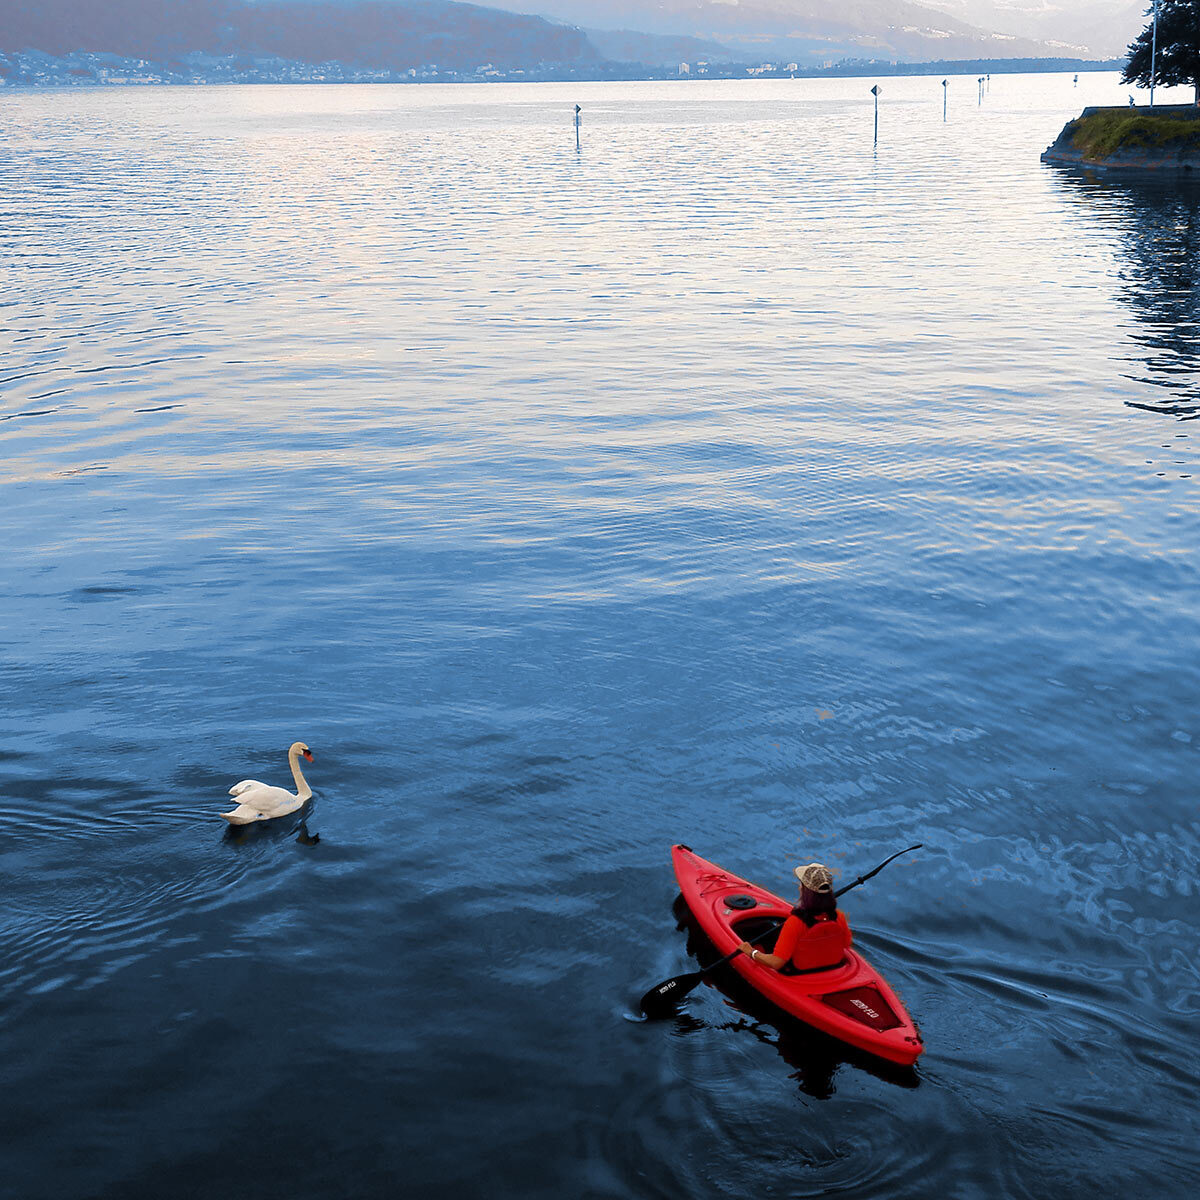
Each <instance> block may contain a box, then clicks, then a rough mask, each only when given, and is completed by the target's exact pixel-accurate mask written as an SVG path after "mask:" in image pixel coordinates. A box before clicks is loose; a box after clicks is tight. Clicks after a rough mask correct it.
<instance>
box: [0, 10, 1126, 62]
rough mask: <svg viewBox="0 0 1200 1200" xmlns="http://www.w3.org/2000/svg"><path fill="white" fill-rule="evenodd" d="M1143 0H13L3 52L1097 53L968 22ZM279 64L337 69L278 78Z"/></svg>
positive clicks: (467, 57) (577, 58)
mask: <svg viewBox="0 0 1200 1200" xmlns="http://www.w3.org/2000/svg"><path fill="white" fill-rule="evenodd" d="M1131 6H1132V7H1133V8H1138V7H1140V3H1139V0H1084V4H1083V5H1073V6H1068V3H1067V0H1061V3H1058V4H1057V7H1056V6H1055V3H1054V0H924V2H923V3H916V2H914V0H839V2H838V3H837V4H830V3H829V2H828V0H653V2H652V3H647V2H646V0H505V6H504V8H500V7H498V6H493V5H488V6H483V5H477V4H462V3H456V2H454V0H0V60H4V59H5V58H6V56H7V60H8V66H7V68H6V64H5V62H4V61H0V81H2V79H3V77H4V74H5V71H6V69H7V70H8V72H9V75H10V78H12V79H14V80H20V79H25V80H26V81H29V80H32V81H34V82H38V81H42V82H44V81H47V80H49V81H53V79H54V78H56V77H55V76H54V73H53V71H51V72H50V73H49V75H46V76H42V75H37V72H36V71H33V68H28V69H27V68H26V67H21V68H20V69H19V70H18V69H17V68H16V67H13V66H12V64H13V62H15V61H16V60H15V58H14V56H19V55H25V56H26V58H28V56H29V55H31V54H32V55H33V56H34V58H35V59H37V61H39V62H40V61H41V58H49V59H55V58H57V60H58V61H59V62H60V64H61V63H64V62H67V60H68V59H70V60H71V62H73V63H76V65H75V66H71V68H70V69H71V71H72V72H73V73H75V74H81V75H86V74H87V70H88V69H90V68H87V69H85V67H84V66H79V65H78V63H77V60H78V59H79V56H80V55H83V56H89V55H90V56H93V57H94V56H96V55H101V56H103V55H109V56H115V57H116V58H118V59H120V60H121V63H125V64H128V63H133V64H135V65H136V64H137V63H142V64H143V65H145V64H146V63H153V64H165V68H164V69H165V70H166V75H165V76H163V77H170V78H188V77H189V76H188V75H187V73H186V70H185V71H184V72H183V74H182V75H181V74H180V73H179V70H176V67H177V66H178V64H180V63H183V64H185V66H186V65H187V64H190V66H187V70H192V71H193V72H194V71H197V70H200V67H199V66H198V65H197V64H198V63H200V62H201V60H203V61H204V62H205V63H209V62H210V60H211V61H212V62H218V61H219V62H220V63H221V64H224V65H223V67H222V70H225V71H226V74H224V75H221V76H220V77H221V78H233V77H236V78H239V79H241V78H253V77H254V69H255V68H254V65H253V64H254V62H256V61H262V62H266V61H270V62H271V63H273V64H275V67H273V68H272V69H273V70H275V71H276V74H275V76H274V77H278V78H309V77H312V78H360V77H363V76H362V74H361V73H362V72H375V73H376V74H375V75H374V76H370V77H377V78H393V77H396V76H397V75H398V74H400V73H407V74H408V75H413V76H416V77H420V78H429V77H434V76H436V77H442V74H443V73H446V72H449V73H456V72H457V73H460V74H463V75H467V74H471V75H472V77H480V76H483V77H489V76H491V75H494V74H496V73H500V74H504V73H506V72H515V73H516V74H518V75H519V74H521V73H522V71H535V72H536V71H538V70H540V71H541V72H542V74H543V75H545V74H546V73H547V72H553V71H569V72H572V73H574V74H578V73H581V72H582V73H587V72H589V71H597V70H601V69H602V68H604V67H605V65H606V64H607V66H608V67H609V68H611V67H612V66H613V64H621V63H624V64H631V63H634V64H645V65H647V66H657V67H660V68H662V67H666V66H671V67H672V68H673V67H674V66H676V65H678V64H679V63H681V62H692V63H694V62H696V61H697V60H708V61H709V62H711V63H722V62H724V63H729V62H743V63H762V62H766V61H771V62H779V63H785V64H786V63H788V62H794V63H797V64H799V65H800V66H802V67H804V66H812V65H821V64H828V63H831V62H839V61H841V60H843V59H853V60H859V61H861V60H876V61H898V62H914V61H941V60H948V59H959V60H970V59H1017V58H1052V57H1053V58H1062V57H1088V56H1089V54H1088V51H1087V49H1086V48H1084V47H1083V46H1082V45H1081V44H1079V43H1073V42H1069V41H1053V42H1047V41H1042V40H1039V39H1038V38H1037V37H1031V36H1025V35H1022V34H1016V33H1008V32H1001V33H991V32H987V31H986V30H984V29H982V28H979V27H977V26H975V25H973V24H970V23H969V22H968V21H966V20H964V19H963V16H964V15H965V16H968V17H975V16H978V17H980V18H981V19H983V18H986V19H987V20H989V21H992V20H994V21H997V22H998V21H1001V20H1002V19H1003V20H1005V21H1009V22H1010V23H1011V22H1012V21H1017V22H1018V24H1020V25H1021V27H1022V28H1028V29H1033V28H1035V27H1036V28H1044V29H1046V30H1047V31H1050V30H1053V29H1058V28H1059V27H1060V26H1063V27H1066V26H1069V25H1070V20H1069V14H1070V12H1075V13H1077V12H1078V11H1079V8H1080V7H1090V8H1094V9H1096V10H1097V12H1100V11H1101V10H1102V11H1103V12H1104V13H1107V14H1109V16H1110V18H1111V21H1110V24H1112V26H1113V28H1114V29H1116V28H1117V27H1120V28H1126V25H1125V24H1124V23H1125V22H1128V25H1127V34H1123V35H1122V37H1123V38H1124V40H1125V41H1127V40H1129V39H1131V38H1132V37H1133V36H1134V34H1135V33H1136V32H1137V30H1138V29H1139V28H1140V27H1141V17H1140V15H1139V14H1137V13H1136V12H1134V13H1133V15H1132V16H1130V15H1129V13H1130V8H1131ZM510 9H515V10H518V11H509V10H510ZM1056 22H1057V23H1056ZM1064 22H1065V23H1066V25H1065V26H1064ZM1014 27H1015V26H1014ZM1106 36H1107V35H1106ZM1110 43H1111V39H1110V42H1106V43H1105V44H1106V45H1108V44H1110ZM1122 44H1123V43H1122ZM38 56H41V58H38ZM72 56H74V57H73V58H72ZM22 61H25V60H24V59H23V60H22ZM89 61H90V60H89ZM171 64H175V66H172V65H171ZM279 64H307V65H308V67H306V69H308V68H314V69H315V67H316V66H323V67H329V68H330V70H329V71H326V72H325V73H324V74H320V73H318V74H311V73H310V74H308V75H300V76H297V75H296V74H295V73H294V72H293V73H292V74H291V75H290V76H289V75H286V74H285V75H280V74H279V70H280V69H281V68H280V66H279ZM434 65H436V68H437V70H436V71H433V70H432V69H431V68H432V66H434ZM235 68H236V69H235ZM335 68H336V69H335ZM61 69H63V68H61V66H60V73H61ZM123 69H125V68H124V67H120V66H118V67H114V68H111V69H110V70H109V77H112V76H113V73H114V71H116V72H117V73H118V74H119V71H120V70H123ZM205 69H207V68H205ZM739 69H740V68H739ZM180 70H183V68H180ZM230 70H232V71H234V74H233V75H230V74H229V73H228V72H229V71H230ZM31 71H33V74H32V75H31V74H30V72H31ZM172 72H175V73H174V74H172ZM338 72H341V74H339V73H338ZM354 72H358V73H359V74H354ZM506 77H507V76H506ZM144 78H156V77H155V76H149V77H146V76H144Z"/></svg>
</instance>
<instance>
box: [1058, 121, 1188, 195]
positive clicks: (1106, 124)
mask: <svg viewBox="0 0 1200 1200" xmlns="http://www.w3.org/2000/svg"><path fill="white" fill-rule="evenodd" d="M1042 162H1049V163H1065V164H1067V165H1070V166H1085V167H1096V168H1099V169H1102V170H1119V171H1130V172H1145V173H1152V174H1155V175H1189V174H1194V175H1195V176H1196V177H1197V178H1198V179H1200V107H1196V106H1195V105H1191V104H1178V105H1167V106H1158V107H1155V108H1133V107H1129V108H1085V109H1084V110H1083V113H1082V114H1081V115H1080V116H1078V117H1076V118H1075V120H1073V121H1068V122H1067V123H1066V125H1064V126H1063V131H1062V133H1060V134H1059V135H1058V139H1057V140H1056V141H1055V142H1054V144H1053V145H1052V146H1049V147H1047V149H1046V151H1045V153H1044V154H1043V155H1042Z"/></svg>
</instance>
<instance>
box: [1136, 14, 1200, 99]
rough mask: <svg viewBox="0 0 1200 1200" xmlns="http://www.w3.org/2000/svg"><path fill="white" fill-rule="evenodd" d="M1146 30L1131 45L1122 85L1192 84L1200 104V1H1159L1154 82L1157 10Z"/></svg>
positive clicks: (1151, 15)
mask: <svg viewBox="0 0 1200 1200" xmlns="http://www.w3.org/2000/svg"><path fill="white" fill-rule="evenodd" d="M1149 16H1150V20H1149V21H1148V22H1147V23H1146V28H1145V29H1143V30H1142V32H1141V33H1139V34H1138V36H1137V38H1136V39H1135V40H1134V41H1132V42H1130V44H1129V60H1128V61H1127V62H1126V63H1125V69H1124V70H1123V71H1122V72H1121V82H1122V83H1136V84H1139V85H1140V86H1142V87H1149V86H1150V84H1151V83H1152V82H1153V83H1154V84H1156V85H1157V86H1160V87H1166V86H1169V85H1172V84H1181V83H1186V84H1191V86H1192V87H1194V88H1195V89H1196V103H1197V104H1200V0H1158V53H1157V55H1156V56H1155V58H1156V61H1155V66H1154V79H1153V80H1151V78H1150V70H1151V67H1150V47H1151V39H1152V37H1153V33H1154V9H1153V6H1151V7H1150V10H1149Z"/></svg>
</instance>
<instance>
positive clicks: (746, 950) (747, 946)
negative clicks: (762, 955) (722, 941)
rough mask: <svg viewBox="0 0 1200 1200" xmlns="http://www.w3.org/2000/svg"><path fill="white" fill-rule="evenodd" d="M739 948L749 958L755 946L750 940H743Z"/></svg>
mask: <svg viewBox="0 0 1200 1200" xmlns="http://www.w3.org/2000/svg"><path fill="white" fill-rule="evenodd" d="M738 949H739V950H740V951H741V952H742V953H743V954H744V955H745V956H746V957H747V958H749V957H750V956H751V955H752V954H753V953H754V947H753V946H752V945H750V943H749V942H743V943H742V944H741V945H740V946H739V947H738Z"/></svg>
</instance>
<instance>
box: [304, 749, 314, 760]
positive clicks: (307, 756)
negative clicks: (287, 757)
mask: <svg viewBox="0 0 1200 1200" xmlns="http://www.w3.org/2000/svg"><path fill="white" fill-rule="evenodd" d="M303 754H304V757H305V758H307V759H308V761H309V762H312V760H313V756H312V751H311V750H305V751H303Z"/></svg>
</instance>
